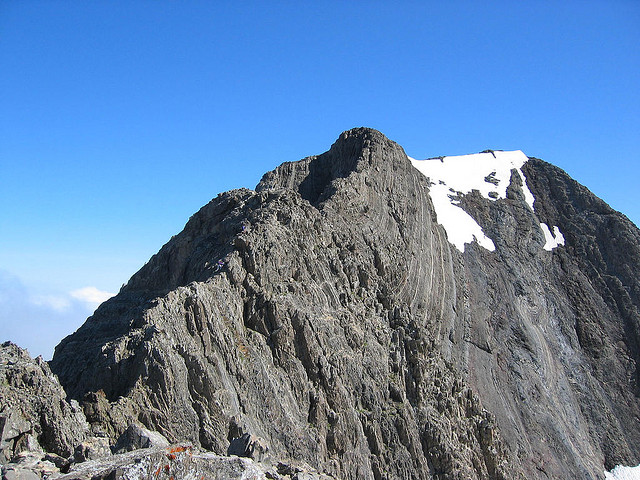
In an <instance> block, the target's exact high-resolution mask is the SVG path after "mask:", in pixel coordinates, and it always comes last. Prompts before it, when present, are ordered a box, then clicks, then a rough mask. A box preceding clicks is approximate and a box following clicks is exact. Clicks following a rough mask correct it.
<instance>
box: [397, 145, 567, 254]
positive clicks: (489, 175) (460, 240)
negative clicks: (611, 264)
mask: <svg viewBox="0 0 640 480" xmlns="http://www.w3.org/2000/svg"><path fill="white" fill-rule="evenodd" d="M409 160H410V161H411V164H412V165H413V166H414V167H415V168H416V169H417V170H418V171H419V172H420V173H422V174H423V175H424V176H426V177H428V178H429V179H430V181H431V182H432V185H431V188H430V192H429V193H430V195H431V200H432V201H433V205H434V208H435V209H436V215H437V216H438V222H439V223H440V224H441V225H442V226H443V227H444V228H445V230H446V231H447V236H448V238H449V241H450V242H451V243H452V244H453V245H455V247H456V248H457V249H458V250H460V251H461V252H464V245H465V244H466V243H471V242H473V241H474V240H475V241H477V242H478V244H480V245H481V246H482V247H484V248H486V249H487V250H490V251H493V250H495V245H494V243H493V241H492V240H491V239H490V238H489V237H487V236H486V235H485V233H484V232H483V231H482V227H480V225H478V223H477V222H476V221H475V220H474V219H473V217H471V215H469V214H468V213H467V212H465V211H464V210H463V209H462V208H461V207H460V206H459V205H458V204H459V200H458V196H459V195H463V194H467V193H471V191H473V190H477V191H478V192H479V193H480V194H481V195H482V196H483V197H485V198H487V199H489V200H493V201H495V200H497V199H499V198H505V197H506V195H507V188H508V187H509V184H510V183H511V171H512V170H513V169H515V170H516V172H517V173H518V175H520V179H521V180H522V190H523V192H524V197H525V200H526V202H527V204H528V205H529V207H531V209H532V210H533V202H534V201H535V199H534V197H533V194H532V193H531V191H530V190H529V188H528V187H527V182H526V181H525V177H524V175H523V173H522V171H521V169H520V168H521V167H522V165H524V164H525V163H526V162H527V160H528V157H527V156H526V155H525V154H524V153H522V151H520V150H516V151H512V152H502V151H489V152H485V153H477V154H473V155H459V156H452V157H441V158H431V159H427V160H416V159H414V158H411V157H409ZM563 241H564V239H563Z"/></svg>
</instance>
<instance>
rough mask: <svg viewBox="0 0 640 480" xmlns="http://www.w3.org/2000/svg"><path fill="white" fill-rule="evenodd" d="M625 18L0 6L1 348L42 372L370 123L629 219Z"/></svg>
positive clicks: (638, 172)
mask: <svg viewBox="0 0 640 480" xmlns="http://www.w3.org/2000/svg"><path fill="white" fill-rule="evenodd" d="M639 86H640V2H638V1H636V0H629V1H623V0H606V1H599V2H594V1H588V0H580V1H561V2H560V1H553V2H552V1H528V2H519V1H482V2H478V1H468V2H466V1H446V2H445V1H397V2H389V1H385V2H383V1H357V2H337V1H336V2H327V1H316V2H299V1H298V2H294V1H275V2H253V1H244V2H237V1H234V2H232V1H228V2H222V1H220V2H216V1H189V0H185V1H168V0H166V1H164V0H148V1H143V0H137V1H136V0H128V1H107V0H103V1H92V0H89V1H73V2H72V1H64V0H57V1H36V0H30V1H24V0H2V1H0V180H1V186H0V341H2V340H5V339H11V340H13V341H16V342H17V343H19V344H20V345H22V346H24V347H28V348H29V350H30V352H31V353H32V354H34V355H37V354H43V355H44V356H45V358H50V356H51V352H52V349H53V346H54V345H55V344H57V343H58V341H59V340H60V339H61V338H62V337H64V336H65V335H67V334H69V333H71V332H73V331H74V330H75V329H76V328H77V327H78V326H79V325H80V324H81V323H82V321H84V319H85V318H86V317H87V316H88V315H89V314H90V313H91V311H92V309H93V308H94V307H95V305H96V304H97V302H99V301H100V299H101V296H100V292H111V293H115V292H117V291H118V289H119V288H120V285H121V284H123V283H126V281H127V280H128V278H129V277H130V276H131V275H132V274H133V273H134V272H135V271H136V270H137V269H139V268H140V267H141V266H142V265H143V264H144V263H145V261H146V260H148V258H149V257H150V256H151V255H152V254H154V253H155V252H156V251H157V250H158V249H159V248H160V247H161V246H162V245H163V244H164V243H165V242H167V241H168V240H169V239H170V237H171V235H174V234H176V233H178V232H179V231H180V230H181V229H182V227H183V226H184V224H185V222H186V221H187V219H188V218H189V216H190V215H191V214H193V213H194V212H195V211H197V210H198V209H199V208H200V207H201V206H202V205H204V204H205V203H207V202H208V201H209V200H210V199H211V198H213V197H215V196H216V195H217V194H218V193H220V192H222V191H225V190H228V189H231V188H237V187H248V188H253V187H254V186H255V184H256V183H257V182H258V181H259V179H260V177H261V175H262V174H263V173H264V172H266V171H268V170H270V169H272V168H274V167H275V166H277V165H278V164H280V163H281V162H283V161H291V160H297V159H300V158H302V157H305V156H307V155H312V154H318V153H322V152H324V151H326V150H327V149H328V148H329V146H330V145H331V143H333V141H334V140H335V139H336V138H337V137H338V135H339V134H340V132H342V131H344V130H347V129H349V128H352V127H356V126H369V127H374V128H377V129H379V130H380V131H382V132H383V133H385V134H386V135H387V136H388V137H390V138H391V139H393V140H395V141H397V142H398V143H400V144H401V145H402V146H403V147H404V148H405V150H406V151H407V153H408V154H409V155H411V156H412V157H414V158H426V157H431V156H438V155H458V154H465V153H474V152H478V151H481V150H484V149H487V148H493V149H505V150H515V149H521V150H523V151H524V152H525V153H526V154H527V155H530V156H536V157H540V158H543V159H544V160H547V161H549V162H551V163H554V164H555V165H558V166H560V167H561V168H563V169H564V170H566V171H567V172H568V173H569V174H571V175H572V176H573V177H574V178H576V179H577V180H578V181H580V182H581V183H583V184H585V185H586V186H587V187H589V188H590V189H591V190H592V191H593V192H594V193H596V194H597V195H599V196H600V197H602V198H604V199H605V200H606V201H607V202H608V203H609V204H610V205H611V206H613V207H614V208H616V209H617V210H620V211H622V212H623V213H625V214H626V215H627V216H628V217H629V218H631V220H633V221H634V222H635V223H636V224H639V223H640V205H639V203H640V202H638V200H640V198H639V195H638V180H639V179H640V164H639V162H638V152H639V151H640V87H639Z"/></svg>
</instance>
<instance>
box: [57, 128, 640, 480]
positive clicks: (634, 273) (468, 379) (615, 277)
mask: <svg viewBox="0 0 640 480" xmlns="http://www.w3.org/2000/svg"><path fill="white" fill-rule="evenodd" d="M486 155H489V153H487V154H485V156H486ZM491 155H493V157H494V158H496V160H499V159H500V158H502V157H501V154H499V153H498V154H496V153H495V152H491ZM483 158H485V157H483ZM442 161H444V159H443V160H442ZM495 173H496V172H492V173H491V174H489V175H487V177H486V178H485V181H486V182H487V183H493V184H498V183H500V182H499V181H498V180H496V179H495V175H493V174H495ZM507 173H508V174H509V175H508V179H507V184H508V185H507V186H506V187H505V188H506V189H505V192H504V195H498V194H490V195H489V196H488V197H485V196H484V195H483V194H481V193H480V191H474V190H472V191H470V192H452V193H451V195H452V196H455V204H456V205H457V206H459V207H461V208H463V209H464V210H465V211H466V212H468V214H469V215H470V216H471V218H472V220H473V221H474V222H476V223H477V225H478V228H481V229H482V231H483V232H484V234H486V236H487V237H488V238H490V239H491V241H492V244H493V246H494V248H493V250H490V249H488V248H485V247H483V246H481V245H480V244H478V243H477V242H471V243H467V244H465V245H464V248H462V249H461V248H459V245H458V246H456V245H455V242H452V241H453V233H452V231H451V230H446V229H445V228H444V227H443V226H442V225H441V224H440V223H439V220H440V222H441V223H442V222H443V218H440V219H439V218H438V215H437V214H436V210H435V209H434V202H433V197H432V194H434V192H435V190H436V188H437V185H440V183H439V182H437V181H435V180H434V179H431V180H430V179H429V178H427V176H425V175H424V174H422V173H421V172H420V171H418V169H417V168H415V167H414V165H413V164H412V161H411V160H410V159H408V158H407V156H406V155H405V153H404V151H403V150H402V148H401V147H400V146H398V145H397V144H395V143H394V142H392V141H390V140H388V139H387V138H386V137H384V136H383V135H382V134H381V133H379V132H377V131H374V130H370V129H354V130H350V131H348V132H345V133H343V134H342V135H341V136H340V138H339V139H338V140H337V141H336V143H335V144H334V145H333V146H332V147H331V149H330V150H329V151H328V152H326V153H324V154H322V155H319V156H314V157H309V158H306V159H304V160H301V161H299V162H293V163H285V164H283V165H281V166H280V167H278V168H277V169H276V170H274V171H273V172H270V173H268V174H266V175H265V176H264V178H263V179H262V181H261V182H260V184H259V185H258V187H257V188H256V191H250V190H236V191H231V192H228V193H225V194H221V195H219V196H218V197H217V198H216V199H214V200H212V201H211V202H210V203H209V204H208V205H206V206H205V207H203V208H202V209H201V210H200V211H199V212H198V213H196V214H195V215H194V216H193V217H192V218H191V219H190V220H189V222H188V223H187V225H186V226H185V229H184V230H183V231H182V232H181V233H180V234H179V235H177V236H175V237H174V238H172V239H171V241H169V242H168V243H167V244H166V245H165V246H164V247H163V248H162V249H161V250H160V252H159V253H158V254H156V255H154V256H153V257H152V258H151V260H150V261H149V262H148V263H147V264H146V265H145V266H144V267H143V268H142V269H141V270H140V271H139V272H138V273H136V274H135V275H134V276H133V277H132V278H131V280H130V281H129V282H128V284H127V285H126V286H125V287H123V289H122V290H121V292H120V293H119V294H118V295H117V296H116V297H115V298H113V299H111V300H109V301H107V302H106V303H104V304H103V305H102V306H101V307H100V308H99V309H98V310H97V311H96V313H95V314H94V315H93V316H92V317H91V318H89V319H88V320H87V322H86V323H85V324H84V325H83V326H82V327H81V328H80V329H79V330H78V331H77V332H76V333H74V334H73V335H71V336H69V337H67V338H66V339H64V340H63V341H62V343H61V344H60V345H59V346H58V347H57V348H56V353H55V356H54V358H53V360H52V362H51V368H52V370H53V371H54V372H55V373H56V374H57V375H58V376H59V378H60V381H61V383H62V385H64V387H65V389H66V392H67V393H68V394H69V395H70V396H71V397H72V398H75V399H78V400H80V401H81V400H83V399H84V400H85V405H94V411H95V409H96V406H97V405H103V407H101V408H99V409H98V410H99V412H100V415H98V417H99V418H98V420H99V421H97V420H96V421H95V422H93V424H92V428H94V429H95V428H101V431H102V433H104V434H105V435H108V436H109V437H110V438H112V439H113V440H114V441H115V439H116V438H117V436H118V435H120V434H121V433H122V432H123V430H124V428H126V425H127V422H128V421H130V420H135V421H137V422H141V423H142V424H144V425H145V426H146V427H148V428H149V429H151V430H157V431H158V432H161V433H162V434H163V435H165V436H166V437H167V438H168V439H169V440H170V441H183V440H188V441H191V442H193V443H194V444H195V445H199V446H202V447H204V448H206V449H210V450H212V451H213V452H215V453H219V454H223V453H226V452H227V449H228V448H229V445H230V442H233V441H234V440H236V439H238V438H241V437H242V436H243V435H244V434H251V435H254V436H255V437H261V438H262V439H263V440H262V442H264V444H265V448H268V449H269V452H270V453H271V454H272V455H275V456H277V457H278V458H292V459H297V460H300V461H304V462H307V463H308V464H310V465H312V466H313V467H315V468H317V469H318V470H319V471H323V472H324V473H325V474H327V475H330V476H333V477H334V478H340V479H345V480H346V479H354V480H355V479H396V478H402V479H430V478H438V479H454V478H457V479H470V478H483V479H484V478H492V479H494V478H495V479H501V478H502V479H513V478H539V479H544V478H566V479H569V478H576V479H577V478H580V479H583V478H594V479H595V478H602V477H603V472H604V469H605V468H607V469H610V468H612V467H613V466H614V465H617V464H627V465H630V464H634V465H635V464H637V463H639V462H640V424H639V419H640V402H639V400H638V395H639V393H640V392H639V390H638V375H639V374H638V371H637V364H638V355H639V348H638V342H639V341H640V332H639V328H640V315H639V313H638V308H639V305H640V297H639V294H640V275H639V274H638V272H640V264H639V263H640V232H639V231H638V229H637V228H636V227H635V226H634V225H633V224H632V223H631V222H629V221H628V220H627V219H626V218H625V217H624V216H622V215H621V214H619V213H616V212H614V211H613V210H611V209H610V208H609V207H608V206H607V205H606V204H604V202H602V201H601V200H599V199H597V198H596V197H594V196H593V195H592V194H591V193H590V192H589V191H588V190H587V189H585V188H584V187H582V186H580V185H578V184H577V183H576V182H574V181H573V180H571V179H570V178H569V177H568V176H567V175H566V174H565V173H564V172H562V171H561V170H559V169H557V168H555V167H553V166H551V165H549V164H547V163H545V162H542V161H540V160H537V159H530V160H528V161H527V162H526V163H524V165H522V166H521V168H520V169H519V170H518V169H517V168H514V169H507ZM523 179H524V182H523ZM531 194H532V195H533V197H534V198H535V202H534V203H533V208H532V205H531V203H530V202H531V200H530V198H529V196H530V195H531ZM457 206H456V208H458V207H457ZM441 217H442V215H441ZM541 223H544V224H545V225H548V226H549V228H551V227H556V228H558V231H560V232H562V235H564V245H559V246H558V242H556V245H555V246H556V247H557V248H553V249H551V247H549V248H547V249H545V247H547V246H548V245H549V243H548V242H547V239H546V238H545V231H544V230H543V229H542V228H541ZM554 232H555V230H554ZM556 238H557V239H559V238H560V237H559V236H557V237H556ZM483 245H484V244H483ZM220 260H222V261H223V262H224V267H223V268H222V269H220V268H219V267H218V266H217V262H218V261H220ZM98 391H100V392H104V397H100V398H102V400H100V401H99V400H96V398H98V397H99V395H98V394H96V393H92V392H98ZM87 402H88V403H87ZM100 402H102V403H100ZM110 402H111V405H112V406H110ZM86 410H87V408H85V411H86ZM125 417H126V419H127V420H126V421H125V420H122V419H123V418H125ZM94 425H101V427H95V426H94Z"/></svg>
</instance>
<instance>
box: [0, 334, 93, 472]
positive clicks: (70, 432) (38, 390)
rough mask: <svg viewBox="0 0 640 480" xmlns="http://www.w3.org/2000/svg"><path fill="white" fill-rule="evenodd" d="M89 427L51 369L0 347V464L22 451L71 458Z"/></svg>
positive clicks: (15, 349)
mask: <svg viewBox="0 0 640 480" xmlns="http://www.w3.org/2000/svg"><path fill="white" fill-rule="evenodd" d="M87 429H88V425H87V423H86V420H85V419H84V415H83V414H82V411H80V410H79V409H78V408H77V404H75V406H74V405H73V404H69V403H68V402H67V401H66V394H65V392H64V390H63V389H62V387H61V386H60V384H59V383H58V380H57V378H56V377H55V376H54V375H53V374H52V373H51V370H50V368H49V365H48V364H47V363H46V362H44V361H43V360H42V358H41V357H38V358H36V359H35V360H34V359H32V358H31V357H30V356H29V354H28V353H27V352H26V350H22V349H21V348H19V347H18V346H16V345H14V344H12V343H10V342H6V343H3V344H2V345H1V346H0V435H1V438H0V449H1V451H0V461H1V462H2V463H6V462H7V461H9V460H11V459H12V458H13V457H14V456H15V455H17V454H19V453H21V452H42V449H45V450H47V451H49V452H53V453H57V454H59V455H62V456H69V455H70V454H71V453H72V452H73V447H74V445H76V444H77V443H79V442H81V441H82V440H83V439H84V438H85V436H86V432H87Z"/></svg>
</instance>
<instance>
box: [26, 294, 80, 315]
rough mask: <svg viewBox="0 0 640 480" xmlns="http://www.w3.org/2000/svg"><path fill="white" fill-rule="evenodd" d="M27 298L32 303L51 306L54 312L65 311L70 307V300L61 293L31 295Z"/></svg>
mask: <svg viewBox="0 0 640 480" xmlns="http://www.w3.org/2000/svg"><path fill="white" fill-rule="evenodd" d="M29 300H30V301H31V303H33V304H34V305H37V306H39V307H46V308H51V309H53V310H55V311H56V312H66V311H67V310H69V309H70V308H71V301H70V300H69V298H68V297H66V296H63V295H33V296H31V297H30V298H29Z"/></svg>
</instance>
